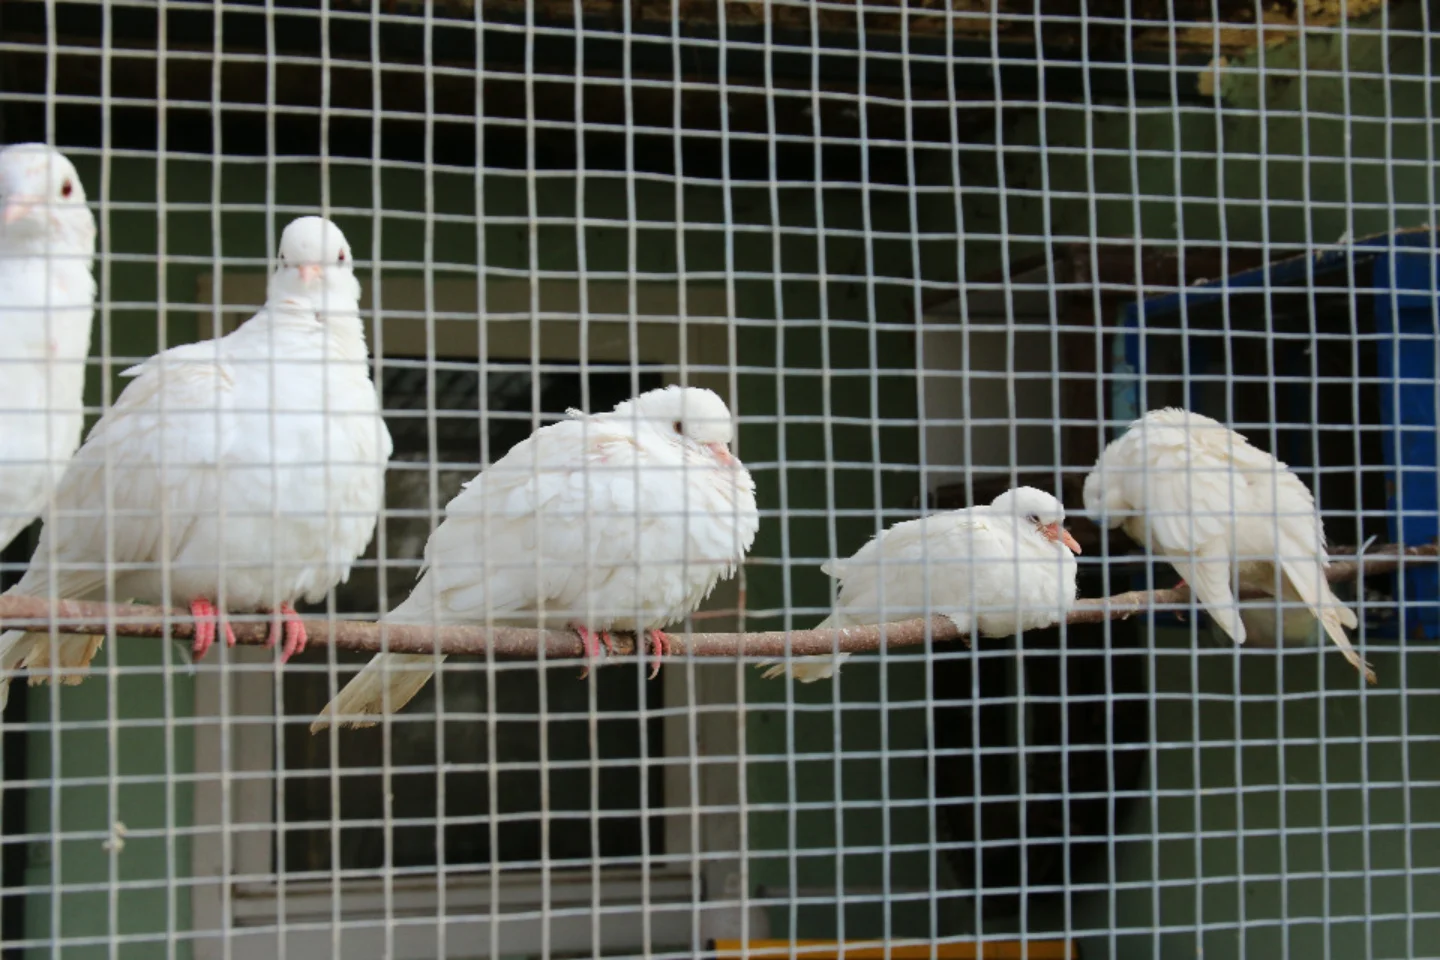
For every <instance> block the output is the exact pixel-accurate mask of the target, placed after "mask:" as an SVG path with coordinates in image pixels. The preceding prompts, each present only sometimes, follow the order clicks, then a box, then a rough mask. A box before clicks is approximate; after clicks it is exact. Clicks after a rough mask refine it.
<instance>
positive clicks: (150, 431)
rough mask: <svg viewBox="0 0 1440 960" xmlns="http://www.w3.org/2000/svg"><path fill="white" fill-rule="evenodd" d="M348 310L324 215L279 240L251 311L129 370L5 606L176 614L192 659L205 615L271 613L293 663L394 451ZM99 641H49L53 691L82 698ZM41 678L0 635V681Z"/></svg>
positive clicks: (335, 238)
mask: <svg viewBox="0 0 1440 960" xmlns="http://www.w3.org/2000/svg"><path fill="white" fill-rule="evenodd" d="M359 298H360V284H359V282H358V281H357V280H356V279H355V274H354V269H353V257H352V256H351V253H350V248H349V245H348V244H347V243H346V242H345V236H344V234H342V233H341V232H340V229H339V228H338V227H336V226H335V225H334V224H333V223H331V222H330V221H328V220H325V219H323V218H320V217H302V218H300V219H298V220H296V221H294V222H293V223H291V224H290V225H289V226H288V227H286V228H285V232H284V234H283V236H282V237H281V241H280V262H279V264H278V265H277V267H276V270H275V272H274V273H273V274H272V275H271V277H270V282H269V289H268V292H267V295H266V302H265V306H264V308H263V309H261V311H260V312H259V313H257V314H256V315H255V316H254V317H253V318H251V319H250V320H249V321H248V322H246V323H245V324H243V325H242V326H241V327H240V328H239V329H237V330H236V331H234V332H233V333H231V334H229V335H227V336H225V337H221V338H219V339H217V340H208V341H204V342H202V343H194V344H186V345H184V346H178V347H174V348H172V349H170V350H166V351H165V352H164V353H161V354H158V355H157V356H155V357H152V358H151V359H149V360H147V361H146V362H144V363H142V364H140V365H139V366H136V367H133V368H131V369H129V370H127V371H125V375H126V376H129V377H134V380H133V381H132V382H131V383H130V384H129V385H128V386H126V388H125V390H124V391H123V392H122V393H121V394H120V396H119V398H117V399H116V401H115V405H114V406H113V407H112V408H111V409H110V410H108V411H106V413H105V415H104V416H103V417H101V419H100V421H99V422H98V423H97V424H96V425H95V427H94V429H93V430H91V431H90V435H89V437H88V438H87V439H86V441H85V444H84V445H83V446H82V447H81V448H80V450H79V452H78V453H76V455H75V459H74V460H73V461H72V462H71V465H70V468H69V469H68V470H67V471H66V472H65V476H64V478H63V479H62V480H61V482H60V486H59V488H58V490H57V491H56V496H55V503H56V510H55V513H54V514H53V515H52V516H50V517H49V518H48V519H47V521H46V524H45V528H44V530H43V531H42V533H41V537H40V544H39V546H38V547H37V548H36V550H35V555H34V557H33V558H32V559H31V561H30V567H29V569H28V570H27V571H26V573H25V576H24V577H23V578H22V579H21V581H20V582H19V583H18V584H17V585H16V586H15V587H13V588H12V591H11V592H13V593H18V594H23V595H28V596H40V597H44V596H49V595H50V594H51V592H52V591H53V593H54V594H55V595H57V596H59V597H63V598H67V599H103V598H105V597H106V596H107V595H108V596H112V597H113V598H114V599H117V600H123V599H127V598H137V599H146V600H150V601H169V602H174V603H180V604H188V605H189V608H190V611H191V613H192V614H193V615H194V616H195V617H196V618H197V619H198V621H199V622H197V624H196V627H195V640H194V652H195V655H196V657H201V656H204V654H205V651H206V650H208V649H209V647H210V645H211V644H212V643H213V642H214V640H215V635H216V618H217V615H218V611H217V609H216V606H215V604H216V602H217V601H219V602H221V603H222V604H223V606H224V608H225V609H229V610H253V611H270V612H278V613H279V614H280V616H281V618H282V619H283V621H284V622H283V624H281V623H277V624H276V625H275V626H274V627H273V628H272V631H271V636H270V644H271V645H273V644H274V643H276V641H277V640H278V639H279V637H280V634H281V633H282V628H283V634H284V640H285V646H284V654H283V658H284V659H288V658H289V657H290V656H291V655H293V654H294V653H296V652H298V651H300V650H302V649H304V646H305V640H306V637H305V630H304V627H303V625H302V624H301V622H300V620H299V619H298V617H297V616H296V614H295V611H294V607H293V606H292V605H291V604H292V603H293V602H294V601H295V600H297V599H299V598H302V597H303V598H304V599H305V600H307V601H310V602H316V601H319V600H320V599H322V598H323V597H324V596H325V595H326V593H327V592H328V591H329V590H330V588H331V587H333V586H334V585H335V584H337V583H340V582H343V581H344V580H345V579H346V578H348V577H349V574H350V566H351V564H352V563H353V562H354V561H355V559H356V558H357V557H359V556H360V554H361V553H362V552H363V551H364V550H365V547H366V545H367V544H368V543H369V542H370V537H371V534H372V533H373V532H374V530H375V524H376V521H377V519H378V515H379V511H380V508H381V506H382V489H383V474H384V468H385V464H386V462H387V461H388V459H389V457H390V452H391V449H392V448H391V441H390V433H389V431H388V430H387V429H386V427H385V424H384V421H383V420H382V419H381V418H380V410H379V405H378V403H377V400H376V396H375V388H374V385H373V384H372V382H371V380H370V373H369V352H368V349H367V346H366V342H365V334H364V329H363V327H362V325H361V322H360V316H359V312H358V309H359V308H358V304H359ZM52 553H53V557H52ZM52 571H53V572H52ZM107 571H108V573H109V575H110V576H112V577H113V580H114V586H113V590H110V591H107V583H106V581H107ZM166 572H168V582H167V580H166V579H165V573H166ZM225 632H226V635H227V640H228V641H229V642H230V643H231V644H233V643H234V642H235V638H234V634H233V631H231V629H230V626H229V625H228V624H226V625H225ZM102 639H103V638H101V637H86V636H78V635H66V636H61V637H60V639H59V640H58V644H57V646H58V658H57V661H58V662H57V664H56V666H57V667H59V668H62V676H61V679H62V680H63V681H64V682H66V683H79V682H80V680H81V679H82V678H83V676H84V672H85V670H84V668H85V667H86V666H87V665H88V664H89V662H90V660H91V658H92V657H93V656H94V655H95V652H96V650H98V649H99V646H100V642H101V640H102ZM50 664H51V649H50V640H49V637H48V636H47V635H46V634H43V633H20V632H18V631H10V632H8V633H5V634H4V635H3V636H0V669H3V670H6V671H10V670H13V669H15V668H16V667H17V666H20V665H23V666H26V667H30V668H32V673H31V681H30V682H31V683H41V682H46V681H47V680H48V679H49V677H48V675H47V674H45V673H42V672H38V671H39V670H40V668H48V667H49V666H50ZM8 683H9V680H8V677H7V678H5V679H0V699H3V696H4V691H5V688H7V687H8Z"/></svg>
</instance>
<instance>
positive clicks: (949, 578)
mask: <svg viewBox="0 0 1440 960" xmlns="http://www.w3.org/2000/svg"><path fill="white" fill-rule="evenodd" d="M1064 523H1065V508H1064V506H1063V505H1061V503H1060V501H1059V500H1057V499H1055V498H1054V497H1052V496H1051V495H1050V494H1048V493H1046V492H1044V491H1043V490H1037V489H1035V488H1034V487H1017V488H1015V489H1014V490H1007V491H1006V492H1005V493H1002V494H1000V496H998V497H996V498H995V499H994V500H993V501H992V502H991V503H990V505H989V506H986V507H970V508H968V509H966V510H952V511H950V512H948V513H940V514H936V515H934V516H931V517H926V518H924V519H920V520H906V521H904V522H903V523H897V524H895V525H894V526H893V527H891V528H890V529H888V530H886V531H885V532H884V533H882V534H880V535H879V536H877V537H875V538H874V539H872V540H871V541H870V542H869V543H867V544H865V546H863V547H861V548H860V549H859V551H857V552H856V554H855V555H854V556H853V557H851V558H850V559H849V560H832V561H831V562H830V563H827V564H825V565H824V566H822V567H821V568H820V569H821V570H823V571H824V572H825V573H827V574H829V575H830V576H832V577H834V578H835V579H836V580H838V581H840V591H839V595H838V596H837V597H836V600H835V607H836V609H835V612H834V613H832V614H831V615H830V616H829V617H827V618H826V619H825V620H824V621H823V622H821V623H820V624H818V625H817V626H816V627H815V629H816V630H825V629H829V628H834V627H850V626H862V625H866V624H875V623H879V622H881V618H883V620H884V622H887V623H891V622H894V621H897V620H906V619H910V618H913V617H924V616H931V615H936V614H938V615H940V616H943V617H945V618H947V619H948V620H950V621H951V622H952V623H954V624H955V626H956V627H957V628H959V629H960V630H961V631H963V632H964V633H966V634H971V633H973V632H974V631H975V630H976V629H978V630H979V632H980V633H981V634H983V635H984V636H987V637H1007V636H1010V635H1012V634H1015V633H1018V632H1020V631H1022V630H1043V629H1045V628H1046V627H1050V626H1054V625H1055V624H1056V623H1058V622H1059V621H1060V620H1062V619H1064V618H1065V615H1066V614H1067V613H1068V612H1069V610H1070V607H1071V606H1072V605H1073V604H1074V603H1075V597H1076V594H1077V587H1076V585H1075V574H1076V572H1077V570H1076V567H1077V565H1076V562H1075V554H1077V553H1079V552H1080V544H1078V543H1076V542H1075V538H1074V537H1072V536H1071V535H1070V532H1069V531H1068V530H1066V529H1065V526H1064ZM927 583H928V584H929V589H930V603H929V607H928V608H927V606H926V603H925V588H926V584H927ZM849 656H850V655H849V654H848V653H843V652H838V653H835V654H826V655H822V656H815V657H794V658H792V659H791V660H789V661H788V662H780V661H776V660H765V661H762V662H761V663H760V664H758V666H760V667H762V668H763V667H767V666H768V667H769V669H768V670H766V671H765V672H764V677H765V678H766V679H770V678H772V677H778V676H780V675H781V674H782V673H785V672H786V670H787V669H788V670H789V673H790V675H791V676H792V677H794V678H795V679H796V680H799V681H800V682H802V683H813V682H815V681H816V680H825V679H829V678H830V677H832V676H834V675H835V671H836V670H837V669H839V667H840V664H842V663H844V662H845V660H847V659H848V658H849ZM771 664H774V666H771Z"/></svg>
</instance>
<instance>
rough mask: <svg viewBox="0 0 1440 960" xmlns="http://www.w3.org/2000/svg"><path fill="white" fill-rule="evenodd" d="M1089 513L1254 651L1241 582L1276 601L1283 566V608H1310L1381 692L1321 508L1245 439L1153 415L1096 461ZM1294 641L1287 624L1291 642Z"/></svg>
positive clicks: (1175, 412) (1209, 423)
mask: <svg viewBox="0 0 1440 960" xmlns="http://www.w3.org/2000/svg"><path fill="white" fill-rule="evenodd" d="M1085 509H1086V510H1087V511H1089V512H1090V513H1092V514H1094V515H1095V517H1096V520H1097V522H1099V521H1100V517H1101V514H1102V512H1103V513H1104V514H1107V515H1108V523H1109V526H1110V527H1111V528H1112V529H1113V528H1115V527H1120V526H1123V528H1124V530H1125V533H1126V534H1127V535H1128V536H1129V537H1130V538H1131V539H1132V540H1134V541H1135V542H1136V543H1139V544H1141V545H1142V546H1143V545H1148V546H1149V548H1150V549H1151V550H1153V551H1154V552H1155V553H1156V554H1157V555H1159V556H1162V557H1164V558H1165V559H1167V560H1168V561H1170V564H1171V566H1173V567H1174V568H1175V570H1176V572H1177V573H1179V574H1180V576H1181V577H1182V578H1183V579H1184V581H1185V582H1186V583H1187V584H1189V587H1190V589H1191V590H1192V591H1194V593H1195V596H1196V597H1198V598H1199V600H1200V602H1201V603H1202V604H1203V605H1204V607H1205V612H1206V613H1208V614H1210V617H1211V619H1212V620H1214V621H1215V623H1216V625H1217V626H1219V628H1220V629H1221V630H1223V631H1224V632H1225V633H1227V634H1229V635H1230V637H1231V638H1233V639H1234V641H1235V642H1236V643H1244V642H1245V638H1246V629H1245V623H1244V621H1243V620H1242V619H1241V613H1240V611H1239V609H1238V608H1237V605H1236V598H1235V592H1234V590H1233V589H1232V586H1231V580H1232V577H1233V578H1234V580H1236V581H1237V582H1238V585H1239V587H1240V588H1242V589H1243V588H1250V589H1254V590H1259V591H1263V592H1265V593H1270V594H1273V593H1274V591H1275V584H1276V564H1277V563H1278V565H1279V568H1280V573H1281V578H1280V585H1281V592H1282V596H1281V597H1280V599H1281V600H1284V601H1286V602H1292V601H1293V602H1296V603H1303V604H1305V606H1306V607H1308V608H1309V610H1310V613H1311V615H1312V616H1314V617H1315V618H1316V619H1318V620H1319V621H1320V622H1321V623H1322V624H1323V625H1324V628H1325V632H1326V633H1327V634H1329V636H1330V639H1331V640H1333V641H1334V642H1335V645H1336V646H1337V647H1339V648H1340V652H1341V653H1343V654H1344V655H1345V659H1346V660H1349V661H1350V663H1352V664H1353V665H1354V666H1355V668H1356V669H1357V670H1360V671H1361V672H1362V673H1364V674H1365V677H1366V679H1367V680H1369V681H1370V682H1371V683H1374V682H1375V674H1374V672H1373V671H1372V670H1371V669H1370V667H1369V665H1368V664H1367V663H1365V661H1364V660H1362V659H1360V655H1359V654H1358V653H1356V652H1355V648H1354V647H1353V646H1352V645H1351V643H1350V638H1349V637H1348V636H1346V634H1345V628H1346V627H1351V628H1354V627H1355V626H1356V625H1357V621H1356V619H1355V613H1354V611H1352V610H1351V609H1350V608H1349V607H1347V606H1346V605H1345V604H1344V603H1343V602H1341V600H1340V599H1339V598H1338V597H1336V596H1335V594H1334V593H1333V592H1332V591H1331V589H1330V584H1329V583H1328V582H1327V581H1326V579H1325V568H1326V567H1327V566H1329V565H1330V558H1329V555H1328V554H1327V553H1326V551H1325V531H1324V528H1323V526H1322V524H1321V521H1320V514H1319V512H1318V511H1317V510H1316V509H1315V498H1314V497H1313V496H1311V494H1310V490H1309V489H1308V488H1307V487H1306V486H1305V484H1303V483H1301V482H1300V478H1299V477H1297V476H1295V474H1294V473H1292V472H1291V471H1290V468H1289V467H1287V466H1285V464H1283V463H1281V462H1280V461H1279V460H1276V459H1275V458H1274V457H1272V456H1270V454H1268V453H1265V452H1264V451H1263V450H1257V449H1256V448H1255V447H1253V446H1251V445H1250V443H1249V441H1247V440H1246V439H1245V438H1244V437H1243V436H1241V435H1240V434H1238V433H1236V432H1235V431H1233V430H1230V429H1229V428H1227V427H1225V426H1224V425H1223V424H1220V423H1217V422H1216V421H1214V420H1212V419H1210V418H1209V417H1206V416H1202V415H1200V414H1198V413H1190V412H1189V411H1186V410H1181V409H1177V408H1166V409H1163V410H1155V411H1152V412H1150V413H1148V414H1146V415H1145V416H1143V417H1141V418H1140V419H1139V420H1136V421H1135V422H1134V423H1133V424H1131V425H1130V429H1129V430H1128V431H1127V432H1126V433H1125V435H1124V436H1122V437H1120V438H1119V439H1117V440H1115V441H1114V442H1112V443H1111V444H1110V445H1109V446H1108V447H1106V448H1105V452H1104V453H1102V454H1101V455H1100V459H1099V460H1097V461H1096V464H1095V470H1094V472H1092V473H1091V474H1090V476H1088V477H1087V478H1086V479H1085ZM1232 567H1233V570H1232ZM1272 611H1273V606H1272ZM1255 612H1256V613H1257V614H1259V615H1260V616H1262V617H1263V616H1265V615H1266V611H1264V610H1262V609H1259V608H1257V609H1256V611H1255ZM1269 615H1270V616H1271V617H1272V621H1271V623H1270V624H1269V626H1270V627H1272V628H1273V625H1274V624H1273V612H1271V613H1270V614H1269ZM1273 632H1274V631H1273V629H1272V630H1271V631H1270V633H1272V634H1273ZM1293 632H1295V628H1294V626H1293V621H1292V620H1291V618H1286V627H1285V628H1284V633H1285V634H1286V635H1287V636H1288V635H1290V634H1291V633H1293Z"/></svg>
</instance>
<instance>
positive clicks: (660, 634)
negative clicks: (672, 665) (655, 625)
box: [645, 630, 670, 680]
mask: <svg viewBox="0 0 1440 960" xmlns="http://www.w3.org/2000/svg"><path fill="white" fill-rule="evenodd" d="M645 635H646V637H648V638H649V640H650V644H649V646H650V653H651V655H653V656H654V657H655V666H654V668H653V669H652V670H651V671H650V679H651V680H654V679H655V677H656V676H658V675H659V673H660V662H661V660H662V658H664V657H668V656H669V655H670V637H669V636H668V635H667V634H666V633H665V631H664V630H647V631H645Z"/></svg>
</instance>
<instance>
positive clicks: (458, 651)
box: [0, 543, 1440, 659]
mask: <svg viewBox="0 0 1440 960" xmlns="http://www.w3.org/2000/svg"><path fill="white" fill-rule="evenodd" d="M1437 553H1440V544H1435V543H1430V544H1425V545H1424V546H1418V547H1409V548H1407V549H1405V550H1404V551H1401V550H1399V549H1397V548H1396V547H1394V546H1384V547H1378V548H1376V549H1375V550H1373V551H1371V552H1369V553H1367V554H1366V555H1365V556H1364V558H1363V559H1362V560H1361V561H1360V562H1356V561H1350V560H1338V561H1334V562H1332V563H1331V564H1330V567H1329V569H1328V570H1327V571H1326V576H1327V577H1328V579H1329V580H1330V581H1331V582H1332V583H1336V582H1341V581H1348V580H1357V579H1362V578H1364V577H1371V576H1378V575H1380V574H1385V573H1390V572H1393V571H1394V570H1396V569H1397V568H1398V567H1399V566H1400V565H1401V563H1402V562H1403V561H1406V560H1409V561H1414V560H1417V559H1421V560H1426V559H1431V560H1433V559H1434V558H1435V557H1436V555H1437ZM1267 596H1268V595H1267V594H1264V593H1261V592H1258V591H1247V592H1244V593H1242V594H1241V599H1257V598H1262V597H1267ZM1189 608H1190V592H1189V590H1187V589H1183V588H1182V589H1179V590H1154V591H1150V590H1133V591H1130V592H1129V593H1122V594H1117V595H1116V596H1113V597H1106V598H1104V599H1089V600H1080V601H1079V602H1078V603H1077V604H1076V606H1075V608H1074V609H1073V610H1071V611H1070V615H1069V617H1068V618H1067V620H1068V622H1069V623H1101V622H1103V621H1105V620H1126V619H1129V618H1131V617H1134V616H1138V615H1140V614H1143V613H1146V612H1147V611H1150V610H1156V611H1167V610H1188V609H1189ZM52 622H53V624H54V627H55V630H56V631H57V632H59V633H78V634H93V635H108V634H112V633H113V634H114V635H115V636H121V637H164V636H170V637H172V638H175V639H188V638H190V637H192V636H194V629H195V628H194V624H195V621H194V618H193V617H191V615H190V613H189V611H187V610H180V609H176V608H170V607H147V606H138V605H131V604H105V603H94V602H85V601H75V600H61V601H58V602H57V603H56V604H55V605H54V607H53V620H52V607H51V605H50V603H49V601H47V600H45V599H43V598H39V597H20V596H13V595H12V596H3V597H0V627H3V629H6V630H14V629H17V628H25V629H29V630H35V631H46V630H48V629H49V627H50V625H51V623H52ZM231 624H232V626H233V627H234V630H235V639H236V640H237V641H238V642H239V643H244V644H263V643H264V642H265V640H266V638H267V637H268V635H269V631H270V619H269V618H268V617H265V616H263V615H256V614H234V615H232V619H231ZM305 629H306V631H307V632H308V634H309V638H310V640H309V642H310V644H312V645H316V644H333V645H334V646H336V647H338V648H340V649H342V650H359V651H369V652H379V651H380V650H381V649H382V642H388V649H389V650H390V652H392V653H429V652H430V651H431V650H432V649H433V648H434V646H436V645H438V646H439V649H440V651H441V652H442V653H445V654H448V655H462V656H464V655H469V656H484V655H485V652H486V647H487V646H488V647H489V648H490V649H491V650H493V651H494V654H495V656H496V657H503V658H519V659H534V658H536V657H538V656H539V655H540V651H541V650H542V649H543V650H544V654H545V656H546V657H547V658H554V659H564V658H571V659H579V658H581V657H583V656H584V650H583V648H582V647H581V645H580V639H579V638H578V637H577V636H576V635H575V634H573V633H570V632H568V631H562V630H533V629H524V628H519V627H494V628H491V629H489V630H487V629H485V628H484V627H473V626H455V627H439V628H432V627H429V626H416V625H409V624H403V625H402V624H383V625H382V624H378V623H370V622H365V621H358V620H329V619H326V618H313V617H312V618H307V619H306V620H305ZM927 632H928V635H929V636H930V637H931V638H933V639H934V640H935V641H937V642H941V641H948V640H963V639H965V637H964V635H962V634H961V632H960V631H959V630H957V629H956V628H955V625H954V624H953V623H951V622H950V621H949V620H947V619H945V618H944V617H932V618H930V619H929V620H925V619H916V620H905V621H900V622H897V623H890V624H885V625H884V626H873V627H846V628H839V629H825V630H794V631H791V632H790V633H789V634H788V637H789V645H790V646H789V649H790V653H791V654H793V655H795V656H805V655H816V654H828V653H831V652H832V651H834V650H835V649H837V647H838V649H839V650H842V651H845V652H848V653H863V652H865V651H873V650H877V649H879V648H880V646H881V645H882V644H883V645H884V646H887V647H905V646H918V645H921V644H923V643H924V642H925V637H926V635H927ZM837 635H838V636H837ZM786 637H787V634H786V632H785V631H784V630H772V631H768V632H765V633H692V634H689V635H688V636H684V635H679V634H677V635H675V636H674V637H672V638H671V639H672V645H671V647H672V650H673V652H674V653H676V654H689V655H691V656H696V657H734V656H737V655H740V654H744V655H747V656H756V657H781V656H784V655H785V652H786ZM615 652H616V654H618V655H621V656H626V655H633V654H634V653H635V642H634V640H633V639H632V638H630V637H625V636H617V637H616V638H615Z"/></svg>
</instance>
